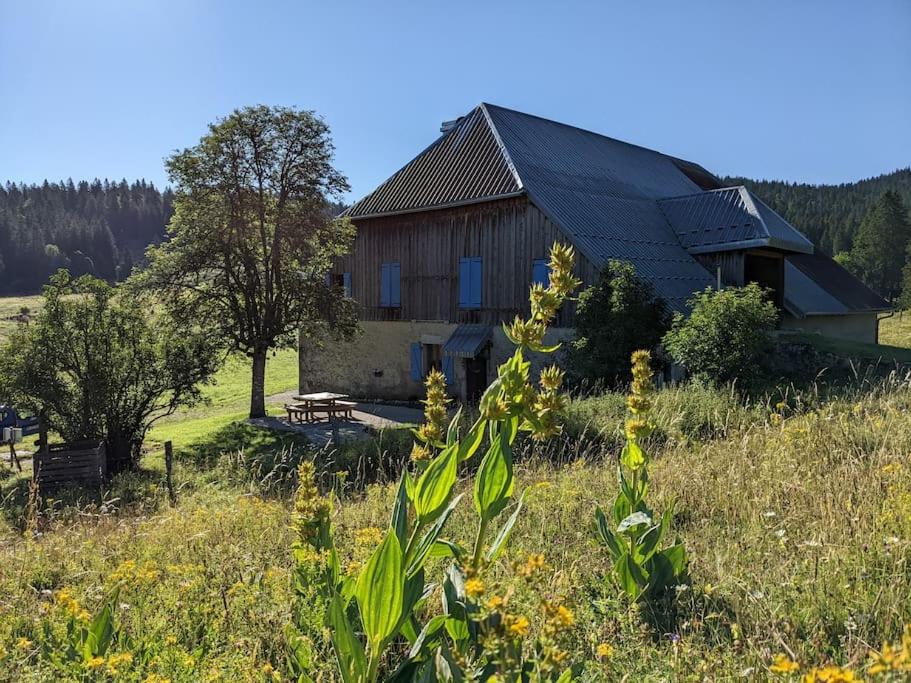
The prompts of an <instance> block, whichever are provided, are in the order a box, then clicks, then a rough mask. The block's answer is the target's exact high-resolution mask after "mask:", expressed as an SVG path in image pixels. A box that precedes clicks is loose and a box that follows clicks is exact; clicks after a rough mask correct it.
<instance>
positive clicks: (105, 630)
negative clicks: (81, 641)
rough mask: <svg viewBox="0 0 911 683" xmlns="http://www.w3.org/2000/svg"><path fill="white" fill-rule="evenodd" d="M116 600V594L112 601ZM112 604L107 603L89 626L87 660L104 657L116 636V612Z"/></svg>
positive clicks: (86, 647)
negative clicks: (113, 637)
mask: <svg viewBox="0 0 911 683" xmlns="http://www.w3.org/2000/svg"><path fill="white" fill-rule="evenodd" d="M116 599H117V594H116V593H115V595H114V597H113V598H112V600H116ZM111 604H112V602H111V601H109V602H107V603H105V605H104V607H103V608H102V609H101V611H100V612H99V613H98V614H97V615H95V618H94V619H92V623H91V624H89V628H88V633H87V637H86V639H85V652H84V654H86V655H88V656H87V659H91V658H92V657H103V656H104V653H105V652H107V649H108V645H110V644H111V638H112V636H113V635H114V612H113V610H112V608H111Z"/></svg>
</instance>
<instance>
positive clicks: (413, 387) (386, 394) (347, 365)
mask: <svg viewBox="0 0 911 683" xmlns="http://www.w3.org/2000/svg"><path fill="white" fill-rule="evenodd" d="M360 326H361V333H360V334H359V335H358V336H357V338H356V339H354V340H353V341H351V342H331V341H330V342H327V343H325V344H324V345H323V346H322V347H321V348H320V347H317V346H315V345H314V344H313V343H311V342H307V341H304V340H302V341H301V348H300V357H299V363H300V382H299V384H300V390H301V392H311V391H336V392H339V393H344V394H348V395H349V396H354V397H359V398H371V399H374V398H376V399H391V400H401V401H414V400H418V399H420V398H423V396H424V389H423V386H422V384H421V382H418V381H415V380H413V379H412V378H411V344H412V343H414V342H421V343H424V344H444V343H445V342H446V340H447V339H449V336H450V335H451V334H452V333H453V332H454V331H455V329H456V327H458V326H457V325H454V324H451V323H445V322H416V321H389V322H381V321H362V322H361V323H360ZM572 334H573V330H572V329H570V328H554V329H551V330H549V331H548V333H547V337H546V338H545V342H546V343H547V344H548V345H552V344H556V343H557V342H560V341H563V340H566V339H570V338H572ZM514 352H515V346H513V345H512V343H511V342H510V341H509V340H508V339H507V338H506V335H505V334H504V333H503V330H502V328H501V327H500V326H494V327H493V334H492V336H491V343H490V345H489V347H488V349H487V350H486V351H485V353H487V354H488V362H487V380H488V382H490V381H491V380H493V379H494V378H495V377H496V373H497V366H498V365H499V364H500V363H502V362H503V361H505V360H506V359H508V358H509V357H510V356H511V355H512V354H513V353H514ZM556 355H557V354H537V353H533V354H530V355H529V360H530V361H531V363H532V371H533V373H535V374H537V372H539V371H540V369H541V368H542V367H544V365H545V364H548V363H551V362H554V361H555V360H556ZM454 365H455V382H454V384H453V385H452V386H451V387H450V389H449V390H450V393H451V394H452V395H453V396H456V397H458V398H459V399H462V400H464V398H465V392H466V386H465V363H464V361H463V360H462V359H460V358H457V359H455V364H454Z"/></svg>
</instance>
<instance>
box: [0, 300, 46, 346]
mask: <svg viewBox="0 0 911 683" xmlns="http://www.w3.org/2000/svg"><path fill="white" fill-rule="evenodd" d="M23 306H28V307H29V308H30V309H31V311H32V314H33V315H34V314H35V313H37V312H38V309H39V308H41V297H40V296H37V295H35V296H2V297H0V343H2V342H3V341H5V340H6V338H7V337H8V336H9V335H10V333H11V332H12V331H13V330H15V329H16V327H17V326H18V325H19V323H17V322H14V321H12V320H7V319H6V318H8V317H10V316H12V315H16V314H17V313H19V309H20V308H22V307H23Z"/></svg>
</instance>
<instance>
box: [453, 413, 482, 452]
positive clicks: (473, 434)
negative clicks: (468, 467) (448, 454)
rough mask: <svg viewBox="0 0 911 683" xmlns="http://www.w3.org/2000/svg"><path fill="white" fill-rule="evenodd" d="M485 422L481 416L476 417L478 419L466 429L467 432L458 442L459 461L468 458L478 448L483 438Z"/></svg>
mask: <svg viewBox="0 0 911 683" xmlns="http://www.w3.org/2000/svg"><path fill="white" fill-rule="evenodd" d="M485 422H486V420H485V419H484V418H483V417H482V418H478V421H477V422H475V423H474V424H473V425H472V426H471V429H469V430H468V434H466V435H465V438H464V439H462V442H461V443H460V444H459V462H465V461H466V460H468V459H470V458H471V456H473V455H474V454H475V451H477V450H478V447H479V446H480V445H481V442H482V441H483V440H484V425H485Z"/></svg>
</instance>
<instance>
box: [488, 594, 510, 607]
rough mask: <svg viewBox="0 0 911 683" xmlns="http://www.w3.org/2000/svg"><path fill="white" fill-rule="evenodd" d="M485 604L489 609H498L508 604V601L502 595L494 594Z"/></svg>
mask: <svg viewBox="0 0 911 683" xmlns="http://www.w3.org/2000/svg"><path fill="white" fill-rule="evenodd" d="M485 604H486V606H487V609H489V610H498V609H502V607H503V606H504V605H505V604H506V601H505V600H504V599H503V598H502V596H499V595H493V596H491V597H490V598H489V599H488V600H487V602H486V603H485Z"/></svg>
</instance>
